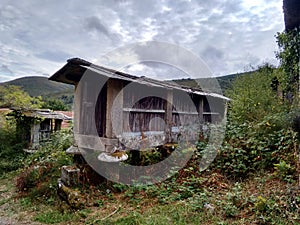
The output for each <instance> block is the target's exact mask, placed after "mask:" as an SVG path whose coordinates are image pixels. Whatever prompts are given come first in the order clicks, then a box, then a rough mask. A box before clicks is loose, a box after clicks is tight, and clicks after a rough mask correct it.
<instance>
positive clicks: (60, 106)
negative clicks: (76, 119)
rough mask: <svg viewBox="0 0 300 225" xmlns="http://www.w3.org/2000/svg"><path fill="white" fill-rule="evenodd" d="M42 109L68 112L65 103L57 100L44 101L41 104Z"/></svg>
mask: <svg viewBox="0 0 300 225" xmlns="http://www.w3.org/2000/svg"><path fill="white" fill-rule="evenodd" d="M42 107H43V108H45V109H52V110H60V111H68V110H69V108H68V107H67V106H66V105H65V103H64V102H63V101H61V100H59V99H50V100H46V101H45V102H44V103H43V105H42Z"/></svg>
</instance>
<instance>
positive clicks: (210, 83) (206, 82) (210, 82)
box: [173, 72, 251, 94]
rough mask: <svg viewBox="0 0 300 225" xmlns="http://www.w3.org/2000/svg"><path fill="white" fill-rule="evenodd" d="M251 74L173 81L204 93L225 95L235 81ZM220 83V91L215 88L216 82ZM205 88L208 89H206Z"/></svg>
mask: <svg viewBox="0 0 300 225" xmlns="http://www.w3.org/2000/svg"><path fill="white" fill-rule="evenodd" d="M250 73H251V72H246V73H237V74H230V75H226V76H221V77H214V78H199V79H190V78H187V79H178V80H173V81H174V82H176V83H177V84H179V85H183V86H188V87H195V88H199V86H200V88H202V89H203V91H208V92H216V93H219V94H224V92H225V91H226V90H227V89H228V88H231V86H232V83H233V81H234V80H235V79H236V78H237V77H239V76H242V75H245V74H250ZM215 80H216V81H217V82H218V83H219V86H220V88H221V90H218V87H215V85H214V84H215V82H216V81H215ZM203 87H207V88H206V89H204V88H203Z"/></svg>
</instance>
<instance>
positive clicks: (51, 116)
mask: <svg viewBox="0 0 300 225" xmlns="http://www.w3.org/2000/svg"><path fill="white" fill-rule="evenodd" d="M9 115H10V116H14V117H15V118H16V121H17V124H16V129H17V135H18V136H19V138H20V139H21V140H22V141H23V142H24V147H25V150H28V151H31V150H35V149H37V147H38V146H39V144H40V143H42V142H45V141H48V140H50V135H51V133H53V132H55V131H58V130H60V129H61V124H62V121H63V120H70V119H71V118H69V117H67V116H65V115H64V114H62V113H56V112H53V111H51V110H49V109H35V110H33V109H30V110H29V109H13V110H12V112H11V113H10V114H9Z"/></svg>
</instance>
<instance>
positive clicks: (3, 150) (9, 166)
mask: <svg viewBox="0 0 300 225" xmlns="http://www.w3.org/2000/svg"><path fill="white" fill-rule="evenodd" d="M0 117H1V115H0ZM2 118H3V119H2V120H1V124H0V143H1V144H0V176H1V175H2V174H4V173H7V172H10V171H13V170H17V169H18V168H19V167H20V166H22V160H23V159H24V158H25V156H26V154H25V152H24V151H23V143H20V141H19V140H18V139H17V135H16V127H15V124H14V123H13V121H10V120H6V119H5V117H2Z"/></svg>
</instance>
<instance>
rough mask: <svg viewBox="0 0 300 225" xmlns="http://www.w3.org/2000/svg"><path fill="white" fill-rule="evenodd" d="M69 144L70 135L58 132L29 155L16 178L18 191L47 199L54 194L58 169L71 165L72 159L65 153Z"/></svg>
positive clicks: (58, 173) (70, 140)
mask: <svg viewBox="0 0 300 225" xmlns="http://www.w3.org/2000/svg"><path fill="white" fill-rule="evenodd" d="M71 143H72V134H71V133H70V132H69V131H60V132H58V133H56V134H54V135H53V136H52V138H51V141H50V142H47V143H45V144H44V145H41V146H40V147H39V149H38V150H37V151H36V152H35V153H33V154H31V155H29V156H28V157H27V158H26V159H25V160H24V161H23V163H24V165H25V167H24V168H23V169H22V170H21V171H20V174H19V175H18V177H17V183H16V186H17V188H18V189H19V191H29V190H30V191H31V192H30V193H31V195H33V196H43V195H44V196H48V197H50V196H51V194H52V193H55V191H56V183H57V179H58V178H59V177H60V167H61V166H63V165H70V164H71V163H72V158H71V157H70V156H69V155H66V153H65V150H66V149H67V148H68V147H69V146H70V145H71ZM31 189H32V190H31Z"/></svg>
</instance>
